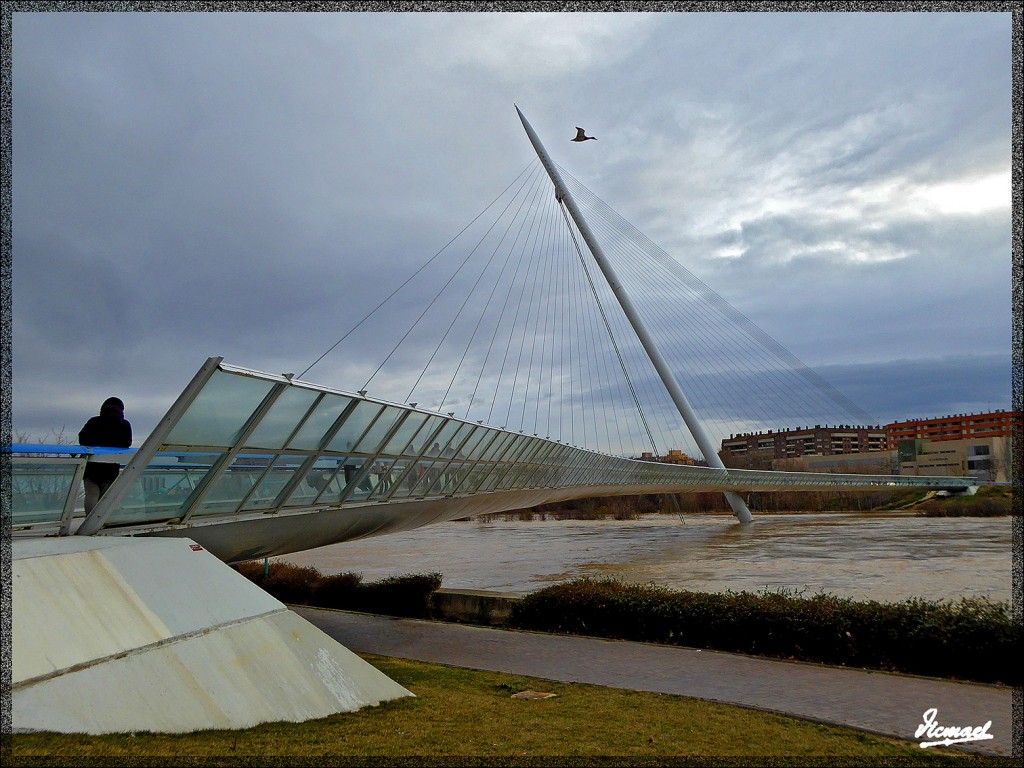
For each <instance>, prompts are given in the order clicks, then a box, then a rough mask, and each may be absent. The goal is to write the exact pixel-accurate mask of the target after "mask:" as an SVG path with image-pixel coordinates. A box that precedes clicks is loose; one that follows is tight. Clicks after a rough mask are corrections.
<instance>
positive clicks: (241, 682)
mask: <svg viewBox="0 0 1024 768" xmlns="http://www.w3.org/2000/svg"><path fill="white" fill-rule="evenodd" d="M12 555H13V562H12V571H13V573H12V581H13V583H12V587H13V595H12V596H13V601H12V602H13V605H12V609H13V610H12V614H13V615H12V625H13V643H12V644H13V665H12V666H13V669H12V679H11V683H12V709H13V713H12V714H13V726H14V728H15V729H18V730H44V731H59V732H64V733H92V734H99V733H116V732H124V731H154V732H170V733H180V732H188V731H195V730H202V729H210V728H248V727H250V726H253V725H256V724H258V723H263V722H273V721H282V720H283V721H292V722H301V721H304V720H311V719H314V718H318V717H326V716H327V715H331V714H335V713H338V712H351V711H354V710H357V709H360V708H362V707H365V706H368V705H376V704H379V703H381V702H382V701H389V700H391V699H396V698H401V697H403V696H412V694H411V693H410V692H409V691H407V690H406V689H405V688H403V687H402V686H400V685H398V684H397V683H395V682H394V681H393V680H391V679H390V678H388V677H387V676H386V675H384V674H383V673H382V672H380V671H378V670H377V669H375V668H374V667H372V666H371V665H369V664H367V663H366V662H365V661H363V660H362V659H360V658H359V657H358V656H356V655H355V654H353V653H352V652H351V651H349V650H348V649H346V648H345V647H344V646H342V645H340V644H339V643H338V642H337V641H335V640H333V639H331V638H330V637H328V636H327V635H326V634H324V633H323V632H321V631H320V630H319V629H317V628H316V627H314V626H313V625H312V624H310V623H309V622H307V621H306V620H304V619H302V618H301V617H299V616H298V615H297V614H295V613H293V612H292V611H290V610H288V608H287V607H286V606H285V605H284V604H283V603H281V602H279V601H278V600H276V599H274V598H273V597H271V596H270V595H268V594H267V593H266V592H264V591H263V590H261V589H259V588H258V587H257V586H256V585H254V584H253V583H251V582H250V581H248V580H247V579H245V578H244V577H242V576H241V575H239V574H238V573H236V572H235V571H234V570H232V569H231V568H229V567H228V566H227V565H225V564H224V563H222V562H221V561H220V560H218V559H217V558H215V557H214V556H213V555H211V554H210V553H209V552H207V551H206V550H204V549H203V548H202V547H201V546H199V545H198V544H196V543H194V542H192V541H190V540H189V539H155V538H124V537H88V538H85V537H63V538H49V539H33V540H21V541H19V540H15V541H14V542H12Z"/></svg>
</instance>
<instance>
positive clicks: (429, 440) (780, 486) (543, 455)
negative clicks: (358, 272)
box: [12, 358, 973, 562]
mask: <svg viewBox="0 0 1024 768" xmlns="http://www.w3.org/2000/svg"><path fill="white" fill-rule="evenodd" d="M53 450H54V447H52V446H51V447H47V446H26V445H22V446H17V445H16V446H14V448H13V461H12V481H13V493H12V500H13V504H12V507H13V515H12V526H13V529H14V531H16V532H17V533H18V535H33V534H35V535H52V534H53V533H54V532H64V533H77V534H79V535H113V536H126V535H127V536H140V535H141V536H171V537H187V538H189V539H192V540H194V541H196V542H198V543H199V544H201V545H203V546H204V547H206V548H207V549H208V550H210V551H211V552H212V553H213V554H215V555H216V556H217V557H219V558H221V559H222V560H224V561H227V562H236V561H241V560H246V559H251V558H257V557H267V556H273V555H282V554H287V553H290V552H298V551H302V550H306V549H312V548H315V547H320V546H324V545H327V544H331V543H334V542H339V541H346V540H351V539H357V538H363V537H366V536H371V535H378V534H383V533H392V532H398V531H404V530H410V529H413V528H418V527H420V526H423V525H428V524H432V523H440V522H445V521H448V520H453V519H456V518H460V517H467V516H473V515H479V514H486V513H490V512H501V511H507V510H514V509H523V508H526V507H531V506H535V505H538V504H544V503H550V502H557V501H564V500H569V499H578V498H588V497H596V496H615V495H620V496H621V495H637V494H651V493H690V492H697V491H721V492H732V493H737V494H742V493H746V492H749V491H782V490H828V489H879V488H897V487H904V488H906V487H915V488H927V489H934V490H949V491H953V492H959V491H964V490H967V489H969V488H970V487H971V486H972V483H973V481H972V480H971V479H970V478H960V477H902V476H898V475H895V476H894V475H854V474H850V475H844V474H820V473H813V472H769V471H754V470H734V469H730V470H725V469H721V468H714V467H700V466H677V465H670V464H661V463H655V462H647V461H639V460H634V459H626V458H621V457H617V456H610V455H607V454H603V453H598V452H595V451H590V450H586V449H583V448H577V447H573V446H569V445H565V444H563V443H560V442H555V441H551V440H546V439H543V438H539V437H535V436H532V435H526V434H523V433H519V432H512V431H509V430H505V429H500V428H497V427H491V426H487V425H485V424H481V423H475V422H469V421H465V420H463V419H459V418H456V417H453V416H447V415H442V414H439V413H435V412H430V411H426V410H422V409H419V408H415V407H412V406H410V405H403V404H397V403H390V402H386V401H383V400H378V399H374V398H371V397H366V396H365V395H363V394H353V393H349V392H343V391H339V390H334V389H329V388H326V387H321V386H318V385H315V384H311V383H308V382H305V381H300V380H298V379H294V378H291V377H286V376H281V375H275V374H269V373H262V372H259V371H254V370H249V369H245V368H239V367H237V366H232V365H228V364H227V363H225V362H224V361H223V360H222V359H221V358H210V359H208V360H207V361H206V363H205V364H204V365H203V366H202V367H201V368H200V369H199V371H198V372H197V373H196V375H195V376H194V377H193V380H192V381H191V382H190V384H189V385H188V386H187V387H186V388H185V390H184V391H183V392H182V393H181V395H180V396H179V397H178V399H177V400H176V401H175V402H174V404H173V405H172V406H171V407H170V409H169V410H168V412H167V414H166V415H165V416H164V418H163V419H162V420H161V421H160V423H159V424H158V426H157V427H156V429H154V431H153V432H152V433H151V434H150V435H149V437H148V438H147V439H146V441H145V442H144V444H143V445H142V446H141V447H140V448H139V449H138V450H137V451H136V452H134V453H133V454H131V455H127V456H122V457H120V458H121V460H122V463H124V469H123V471H122V472H121V474H120V475H119V476H118V478H117V479H116V480H115V481H114V483H113V485H111V487H110V489H109V490H108V491H107V493H106V494H105V495H104V496H103V498H102V499H101V500H100V502H99V504H97V506H96V507H95V508H94V509H93V511H92V513H91V514H90V515H89V516H88V517H86V518H84V519H80V518H79V519H75V518H74V514H75V498H76V496H77V492H78V488H79V484H80V478H81V471H82V469H83V467H84V465H85V463H86V462H87V461H88V460H89V459H90V457H91V458H92V459H94V460H96V459H98V460H106V461H111V460H117V458H118V457H117V456H110V455H108V454H109V453H110V452H111V451H112V450H113V449H106V451H101V450H100V449H88V448H82V447H68V446H63V447H62V448H61V450H63V451H64V453H65V455H63V456H54V455H52V452H53Z"/></svg>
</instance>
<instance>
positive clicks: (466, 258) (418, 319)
mask: <svg viewBox="0 0 1024 768" xmlns="http://www.w3.org/2000/svg"><path fill="white" fill-rule="evenodd" d="M514 200H515V198H513V199H512V200H510V201H509V202H508V204H507V205H506V206H505V209H504V210H503V211H502V214H504V213H505V212H507V211H508V209H509V208H510V207H511V206H512V203H513V202H514ZM497 223H498V219H495V221H494V222H493V223H492V224H491V226H490V227H488V228H487V231H486V232H485V233H484V235H483V236H482V237H481V238H480V240H478V241H477V244H476V245H475V246H474V247H473V248H472V249H471V250H470V252H469V253H468V254H467V255H466V257H465V258H464V259H463V260H462V262H461V263H460V264H459V267H458V269H456V270H455V272H453V273H452V276H451V277H450V278H448V280H447V281H446V282H445V284H444V285H443V286H442V287H441V289H440V290H439V291H438V292H437V293H436V294H435V295H434V297H433V298H432V299H431V300H430V303H429V304H427V306H426V308H425V309H424V310H423V312H421V313H420V315H419V317H417V318H416V321H415V322H414V323H413V324H412V325H411V326H409V329H408V330H407V331H406V332H405V333H404V334H403V335H402V338H401V339H399V340H398V343H397V344H395V346H394V347H393V348H392V350H391V351H390V352H389V353H388V354H387V356H386V357H385V358H384V360H383V361H382V362H381V364H380V365H378V366H377V369H376V370H375V371H374V372H373V374H372V375H371V376H370V378H369V379H367V381H366V383H365V384H364V385H363V389H364V390H368V389H369V386H370V382H372V381H373V379H374V377H375V376H376V375H377V374H378V373H380V371H381V369H382V368H383V367H384V366H385V365H386V364H387V362H388V360H390V359H391V357H392V355H394V354H395V352H396V351H398V349H399V347H401V346H402V344H404V343H405V341H406V340H407V339H408V338H409V335H410V334H411V333H412V332H413V331H414V330H415V329H416V327H417V326H418V325H419V323H420V322H421V321H422V320H423V318H424V317H425V316H426V314H427V313H428V312H429V311H430V309H431V308H432V307H433V306H434V305H435V304H436V303H437V301H438V299H440V298H441V296H442V295H443V294H444V292H445V290H446V289H447V288H448V287H449V286H450V285H451V284H452V282H453V281H454V280H455V278H456V276H457V275H458V274H459V273H460V272H461V271H462V269H463V268H464V267H465V266H466V264H467V263H468V262H469V260H470V259H471V258H472V256H473V254H475V253H476V251H477V249H478V248H479V247H480V244H481V243H482V242H483V240H484V238H486V237H487V235H489V234H490V233H491V231H492V230H493V229H494V227H495V226H497Z"/></svg>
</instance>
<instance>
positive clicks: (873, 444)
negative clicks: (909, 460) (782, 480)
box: [722, 424, 887, 459]
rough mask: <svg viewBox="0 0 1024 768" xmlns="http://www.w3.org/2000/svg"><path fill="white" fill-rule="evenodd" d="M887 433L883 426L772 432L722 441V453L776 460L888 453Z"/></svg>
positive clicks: (813, 428) (750, 434)
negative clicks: (876, 452)
mask: <svg viewBox="0 0 1024 768" xmlns="http://www.w3.org/2000/svg"><path fill="white" fill-rule="evenodd" d="M886 447H887V442H886V433H885V430H884V429H882V428H881V427H860V426H851V425H849V424H845V425H840V426H827V425H826V426H821V425H820V424H815V425H814V426H813V427H803V428H800V429H785V430H778V431H773V430H770V429H769V430H768V431H767V432H751V433H747V434H742V435H730V436H729V438H728V439H725V440H722V452H723V453H725V452H729V453H730V454H732V455H733V456H751V455H761V456H766V457H768V458H772V459H792V458H797V457H799V456H835V455H840V454H849V453H866V452H868V451H884V450H886Z"/></svg>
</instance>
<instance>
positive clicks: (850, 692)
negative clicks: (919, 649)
mask: <svg viewBox="0 0 1024 768" xmlns="http://www.w3.org/2000/svg"><path fill="white" fill-rule="evenodd" d="M293 610H294V611H295V612H296V613H298V614H299V615H300V616H302V617H303V618H305V619H306V620H307V621H310V622H312V623H313V624H314V625H316V626H317V627H319V628H320V629H321V630H323V631H324V632H326V633H327V634H328V635H330V636H331V637H333V638H334V639H336V640H337V641H338V642H340V643H341V644H342V645H344V646H345V647H347V648H349V649H350V650H352V651H355V652H357V653H373V654H377V655H380V656H392V657H398V658H403V659H414V660H417V661H426V662H433V663H438V664H447V665H450V666H455V667H468V668H471V669H483V670H489V671H493V672H507V673H509V674H515V675H524V676H528V677H538V678H543V679H546V680H558V681H561V682H572V683H590V684H593V685H603V686H607V687H610V688H626V689H630V690H637V691H654V692H657V693H668V694H675V695H679V696H689V697H693V698H698V699H705V700H708V701H720V702H724V703H727V704H737V705H739V706H742V707H749V708H753V709H760V710H766V711H770V712H778V713H781V714H786V715H795V716H797V717H802V718H807V719H810V720H814V721H817V722H822V723H829V724H833V725H841V726H847V727H851V728H859V729H862V730H865V731H870V732H872V733H878V734H882V735H886V736H893V737H896V738H900V739H904V740H907V741H919V740H918V739H917V738H915V735H914V733H915V731H916V730H917V727H918V726H919V725H920V724H921V723H922V721H923V718H924V712H925V711H926V710H928V709H931V708H933V707H934V708H936V709H938V715H937V717H936V718H935V722H937V723H938V724H940V725H942V726H947V727H948V726H961V727H962V726H971V727H975V726H982V725H984V724H985V723H986V722H987V721H988V720H991V721H992V725H991V727H990V728H989V729H988V733H990V734H992V736H993V737H994V738H993V739H992V740H989V741H977V742H972V743H970V744H966V745H963V746H962V747H961V748H963V749H969V750H971V751H976V752H981V753H984V754H990V755H1011V754H1012V745H1013V722H1012V719H1013V703H1012V692H1011V690H1010V689H1008V688H998V687H995V686H987V685H975V684H971V683H952V682H948V681H944V680H934V679H931V678H922V677H911V676H905V675H892V674H887V673H884V672H868V671H865V670H858V669H842V668H836V667H826V666H819V665H816V664H805V663H798V662H790V661H775V660H771V659H761V658H755V657H750V656H742V655H738V654H731V653H719V652H716V651H701V650H695V649H692V648H678V647H674V646H663V645H653V644H648V643H632V642H625V641H620V640H599V639H596V638H589V637H572V636H564V635H549V634H543V633H538V632H521V631H509V630H501V629H491V628H487V627H475V626H469V625H464V624H448V623H443V622H434V621H417V620H412V619H393V618H388V617H383V616H370V615H367V614H360V613H347V612H344V611H332V610H325V609H320V608H309V607H306V606H294V607H293ZM926 738H927V737H923V738H922V739H920V740H926ZM1019 754H1020V753H1019V752H1018V755H1019Z"/></svg>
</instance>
